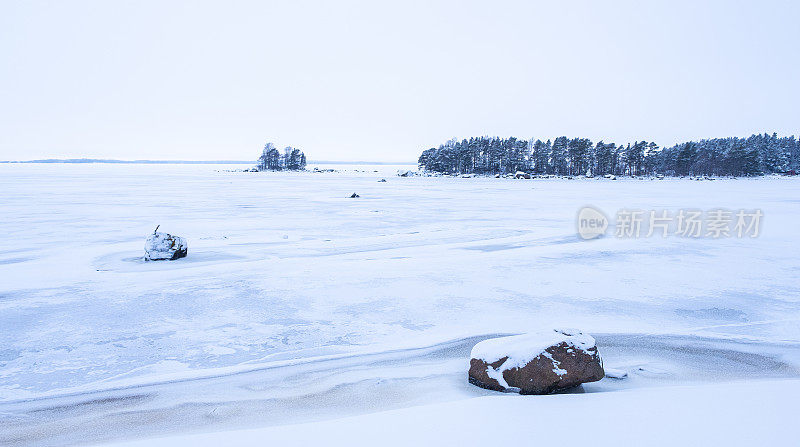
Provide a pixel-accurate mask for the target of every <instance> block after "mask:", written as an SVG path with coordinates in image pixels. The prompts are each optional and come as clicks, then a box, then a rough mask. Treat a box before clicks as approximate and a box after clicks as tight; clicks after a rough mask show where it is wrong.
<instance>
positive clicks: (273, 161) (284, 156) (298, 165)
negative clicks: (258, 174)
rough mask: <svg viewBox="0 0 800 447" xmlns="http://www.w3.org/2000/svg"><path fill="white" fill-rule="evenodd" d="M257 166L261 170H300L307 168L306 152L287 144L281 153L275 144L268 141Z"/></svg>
mask: <svg viewBox="0 0 800 447" xmlns="http://www.w3.org/2000/svg"><path fill="white" fill-rule="evenodd" d="M256 167H257V168H258V170H259V171H282V170H284V169H285V170H290V171H299V170H302V169H305V168H306V154H304V153H303V151H301V150H300V149H295V148H293V147H291V146H286V147H285V148H284V149H283V153H281V152H280V151H278V149H276V148H275V145H274V144H272V143H267V144H266V145H265V146H264V150H263V151H262V152H261V157H259V158H258V163H257V164H256Z"/></svg>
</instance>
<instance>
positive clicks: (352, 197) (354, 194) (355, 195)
mask: <svg viewBox="0 0 800 447" xmlns="http://www.w3.org/2000/svg"><path fill="white" fill-rule="evenodd" d="M359 197H361V196H360V195H358V194H356V193H353V194H352V195H351V196H350V198H351V199H357V198H359Z"/></svg>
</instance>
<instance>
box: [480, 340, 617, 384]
mask: <svg viewBox="0 0 800 447" xmlns="http://www.w3.org/2000/svg"><path fill="white" fill-rule="evenodd" d="M471 357H472V358H471V359H470V368H469V381H470V383H472V384H473V385H477V386H479V387H481V388H486V389H490V390H495V391H516V392H519V393H520V394H549V393H552V392H555V391H559V390H564V389H567V388H572V387H574V386H577V385H580V384H582V383H586V382H596V381H598V380H600V379H602V378H603V376H604V375H605V372H604V371H603V360H602V359H601V358H600V354H599V353H598V352H597V346H596V344H595V341H594V337H592V336H591V335H587V334H584V333H582V332H580V331H574V330H552V331H545V332H537V333H531V334H523V335H515V336H511V337H500V338H492V339H489V340H484V341H482V342H480V343H478V344H477V345H475V347H473V348H472V354H471Z"/></svg>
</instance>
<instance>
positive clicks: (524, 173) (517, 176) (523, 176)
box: [514, 171, 531, 179]
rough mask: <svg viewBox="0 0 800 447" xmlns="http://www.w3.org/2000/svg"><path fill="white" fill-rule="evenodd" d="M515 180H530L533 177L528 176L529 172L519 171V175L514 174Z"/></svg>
mask: <svg viewBox="0 0 800 447" xmlns="http://www.w3.org/2000/svg"><path fill="white" fill-rule="evenodd" d="M514 178H523V179H529V178H531V175H530V174H528V173H527V172H522V171H517V173H516V174H514Z"/></svg>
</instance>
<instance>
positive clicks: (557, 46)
mask: <svg viewBox="0 0 800 447" xmlns="http://www.w3.org/2000/svg"><path fill="white" fill-rule="evenodd" d="M798 47H800V2H794V1H752V2H736V1H713V2H711V1H709V2H702V1H660V2H648V1H615V2H612V1H608V2H606V1H569V2H558V1H547V2H528V1H516V2H496V1H492V2H487V1H481V2H461V1H459V2H436V1H420V2H407V1H402V2H397V1H394V2H391V3H389V2H386V3H381V2H367V1H365V2H303V1H276V2H265V1H222V0H220V1H217V2H207V1H186V2H179V1H142V0H137V1H109V0H100V1H69V0H64V1H17V0H6V1H3V2H2V3H0V159H7V160H22V159H33V158H50V157H53V158H63V157H92V158H119V159H141V158H147V159H198V160H200V159H206V160H208V159H245V160H246V159H255V158H256V157H257V156H258V154H259V152H260V150H261V148H262V147H263V145H264V143H265V142H266V141H272V142H274V143H275V144H276V145H278V146H279V147H283V146H285V145H292V146H295V147H300V148H302V149H303V150H305V152H306V153H307V154H308V156H309V158H310V159H315V160H375V161H379V160H380V161H414V160H416V158H417V156H418V155H419V153H420V152H421V151H422V150H423V149H426V148H428V147H431V146H436V145H438V144H440V143H442V142H444V141H445V140H447V139H449V138H451V137H469V136H479V135H499V136H510V135H513V136H517V137H521V138H530V137H539V138H543V139H544V138H553V137H556V136H559V135H568V136H582V137H588V138H591V139H592V140H593V141H598V140H600V139H604V140H605V141H607V142H608V141H615V142H617V143H621V142H627V141H633V140H642V139H644V140H648V141H651V140H654V141H656V142H657V143H658V144H660V145H662V146H663V145H671V144H673V143H675V142H679V141H683V140H686V139H699V138H704V137H719V136H747V135H750V134H751V133H754V132H764V131H768V132H773V131H775V132H778V133H779V134H795V135H796V134H797V133H798V131H800V112H799V110H800V108H799V107H800V106H799V104H800V53H798Z"/></svg>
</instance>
